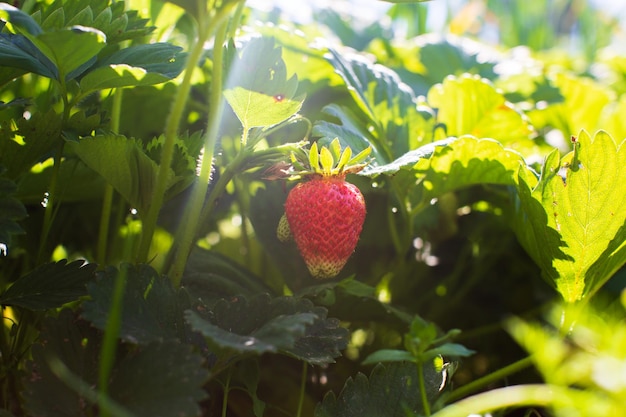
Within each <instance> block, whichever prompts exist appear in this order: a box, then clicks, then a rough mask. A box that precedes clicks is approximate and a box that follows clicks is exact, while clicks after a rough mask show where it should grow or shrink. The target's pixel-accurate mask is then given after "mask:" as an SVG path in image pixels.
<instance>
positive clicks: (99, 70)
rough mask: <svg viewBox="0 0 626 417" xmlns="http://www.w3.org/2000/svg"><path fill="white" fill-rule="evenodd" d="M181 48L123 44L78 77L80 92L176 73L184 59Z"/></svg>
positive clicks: (165, 77) (146, 81) (156, 79)
mask: <svg viewBox="0 0 626 417" xmlns="http://www.w3.org/2000/svg"><path fill="white" fill-rule="evenodd" d="M181 51H182V48H180V47H177V46H174V45H170V44H168V43H153V44H146V45H134V46H130V47H128V48H124V49H122V50H120V51H118V52H116V53H114V54H112V55H111V56H109V57H107V58H106V59H105V60H103V61H102V62H98V63H97V64H96V65H97V67H96V68H94V69H91V70H90V71H89V72H88V73H87V74H86V75H85V76H84V77H82V79H81V81H80V87H81V90H82V93H83V94H86V93H88V92H90V91H94V90H102V89H105V88H119V87H134V86H139V85H152V84H159V83H162V82H165V81H168V80H170V79H172V78H174V77H176V76H178V74H180V72H181V71H182V69H183V67H184V65H185V60H184V54H182V53H181Z"/></svg>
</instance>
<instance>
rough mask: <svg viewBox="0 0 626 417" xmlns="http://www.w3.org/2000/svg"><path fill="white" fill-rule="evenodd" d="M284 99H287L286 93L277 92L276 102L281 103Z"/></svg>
mask: <svg viewBox="0 0 626 417" xmlns="http://www.w3.org/2000/svg"><path fill="white" fill-rule="evenodd" d="M284 99H285V95H284V94H276V95H275V96H274V102H276V103H280V102H281V101H283V100H284Z"/></svg>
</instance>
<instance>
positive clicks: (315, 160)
mask: <svg viewBox="0 0 626 417" xmlns="http://www.w3.org/2000/svg"><path fill="white" fill-rule="evenodd" d="M339 146H340V145H339V141H338V140H336V141H333V143H332V144H331V150H332V151H333V152H331V151H329V150H328V149H327V148H322V151H321V153H320V154H319V155H318V154H317V145H316V144H313V146H311V151H310V152H311V153H310V163H311V167H312V170H313V172H312V173H311V174H312V175H310V177H309V178H308V180H307V181H305V182H302V183H300V184H298V185H296V186H295V187H294V188H293V189H292V190H291V191H290V192H289V195H288V196H287V201H286V203H285V216H286V219H287V223H288V226H289V230H288V231H287V232H286V231H285V226H286V225H285V222H284V220H281V224H280V225H279V231H278V233H279V237H282V238H284V237H286V236H287V235H288V234H289V231H290V232H291V235H292V236H293V238H294V240H295V242H296V245H297V246H298V249H299V251H300V254H301V255H302V257H303V258H304V261H305V263H306V265H307V267H308V269H309V271H310V272H311V275H313V276H314V277H315V278H332V277H334V276H336V275H337V274H338V273H339V272H340V271H341V269H342V268H343V266H344V265H345V264H346V262H347V260H348V258H349V257H350V255H351V254H352V252H354V248H355V247H356V244H357V242H358V240H359V235H360V234H361V229H362V228H363V222H364V220H365V213H366V209H365V200H364V199H363V195H362V194H361V192H360V191H359V189H358V188H357V187H356V186H355V185H354V184H350V183H349V182H346V180H345V177H346V173H347V172H354V170H355V169H354V168H352V169H351V168H347V169H346V165H347V164H348V163H349V162H354V161H358V160H360V159H363V158H364V157H365V156H367V154H368V153H369V151H367V152H366V153H364V154H363V153H362V154H359V155H357V157H355V158H353V159H350V156H351V153H352V151H351V150H350V148H346V149H345V150H344V152H343V153H342V154H341V155H339V153H340V152H339V151H340V147H339ZM333 147H334V149H333ZM333 153H335V155H336V158H333V155H332V154H333ZM313 154H315V156H313ZM357 158H358V159H357ZM335 159H337V160H338V163H337V166H335ZM320 163H321V169H320V166H319V165H320ZM362 167H363V165H360V166H358V167H357V169H361V168H362Z"/></svg>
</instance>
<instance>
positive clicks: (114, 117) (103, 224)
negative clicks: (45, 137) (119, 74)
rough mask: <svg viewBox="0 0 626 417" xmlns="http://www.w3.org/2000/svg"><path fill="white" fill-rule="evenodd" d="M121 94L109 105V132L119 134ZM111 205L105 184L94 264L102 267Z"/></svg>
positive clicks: (109, 223)
mask: <svg viewBox="0 0 626 417" xmlns="http://www.w3.org/2000/svg"><path fill="white" fill-rule="evenodd" d="M123 92H124V90H122V89H121V88H118V89H116V90H115V92H114V93H113V103H112V105H111V131H112V132H113V133H119V131H120V115H121V114H122V95H123ZM112 205H113V187H112V186H111V185H110V184H107V185H106V186H105V188H104V196H103V198H102V213H101V214H100V227H99V231H98V249H97V252H96V262H97V263H98V264H100V265H104V264H105V263H106V255H107V244H108V240H109V239H108V238H109V229H110V225H111V212H112Z"/></svg>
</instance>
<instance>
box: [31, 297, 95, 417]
mask: <svg viewBox="0 0 626 417" xmlns="http://www.w3.org/2000/svg"><path fill="white" fill-rule="evenodd" d="M41 328H42V331H41V334H40V335H39V340H38V342H37V343H36V344H35V345H33V347H32V362H29V363H28V364H27V372H28V374H27V375H26V377H25V380H24V385H25V389H24V402H25V407H26V409H27V410H28V411H29V413H30V414H31V415H38V416H42V417H67V416H84V415H87V414H89V413H90V412H92V411H94V406H93V405H91V404H89V402H88V401H86V399H85V398H84V396H83V395H81V394H80V393H77V392H75V391H74V390H72V389H71V388H69V387H68V386H67V385H66V384H65V383H64V382H63V381H61V380H60V379H59V378H58V377H57V376H56V375H55V374H54V372H53V371H52V370H51V369H50V361H51V359H57V360H60V361H61V362H62V363H63V364H64V365H65V366H66V367H67V368H68V370H69V371H71V372H72V373H73V374H75V375H78V376H79V377H80V378H81V379H82V380H83V381H85V382H86V383H87V384H89V385H90V386H91V387H94V386H95V385H96V382H97V380H98V368H99V367H98V363H99V360H100V349H101V337H100V335H99V334H98V331H97V330H96V329H94V328H93V327H91V326H89V324H88V323H86V322H84V321H82V320H78V319H76V318H75V317H74V316H73V314H72V313H71V312H70V311H69V310H67V309H66V310H63V311H62V312H61V313H60V315H59V317H58V318H53V317H48V318H46V319H45V321H44V322H43V324H42V326H41Z"/></svg>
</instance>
